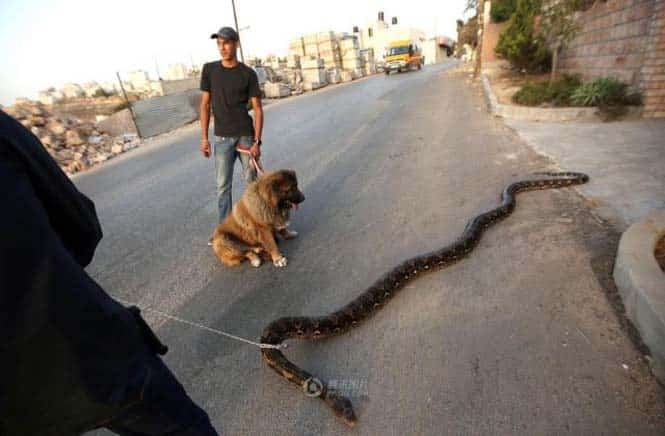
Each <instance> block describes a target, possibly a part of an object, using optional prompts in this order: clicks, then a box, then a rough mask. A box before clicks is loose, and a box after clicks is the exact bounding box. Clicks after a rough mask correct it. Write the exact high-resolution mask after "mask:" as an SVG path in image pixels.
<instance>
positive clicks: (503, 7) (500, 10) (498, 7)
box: [490, 0, 517, 23]
mask: <svg viewBox="0 0 665 436" xmlns="http://www.w3.org/2000/svg"><path fill="white" fill-rule="evenodd" d="M515 6H517V0H493V1H492V9H491V10H490V16H491V17H492V22H494V23H503V22H504V21H508V20H509V19H510V17H511V15H513V13H514V12H515Z"/></svg>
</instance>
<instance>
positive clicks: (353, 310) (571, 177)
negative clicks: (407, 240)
mask: <svg viewBox="0 0 665 436" xmlns="http://www.w3.org/2000/svg"><path fill="white" fill-rule="evenodd" d="M536 174H537V175H539V176H545V177H548V178H540V179H535V180H523V181H519V182H515V183H512V184H510V185H508V186H507V187H506V188H505V189H504V190H503V193H502V195H501V204H500V205H499V206H497V207H496V208H494V209H492V210H490V211H487V212H485V213H482V214H480V215H478V216H476V217H474V218H472V219H471V220H469V222H468V223H467V225H466V227H465V229H464V231H463V232H462V235H461V236H460V237H459V238H458V239H457V240H456V241H455V242H453V243H452V244H450V245H448V246H446V247H443V248H441V249H439V250H436V251H432V252H430V253H425V254H422V255H420V256H416V257H413V258H411V259H407V260H405V261H403V262H402V263H401V264H399V265H397V266H396V267H395V268H393V269H391V270H390V271H388V272H387V273H385V274H384V275H383V276H382V277H381V278H379V279H378V280H377V281H376V282H374V284H373V285H372V286H370V287H369V288H368V289H366V290H365V292H363V293H362V294H360V295H359V296H358V297H357V298H355V299H354V300H352V301H351V302H350V303H348V304H347V305H345V306H344V307H342V308H341V309H339V310H336V311H334V312H332V313H330V314H328V315H326V316H321V317H302V316H300V317H285V318H280V319H277V320H275V321H273V322H271V323H270V324H269V325H268V326H267V327H266V328H265V329H264V331H263V335H262V337H261V341H260V342H261V343H262V344H271V345H281V344H282V342H283V341H285V340H287V339H323V338H328V337H331V336H336V335H341V334H343V333H346V332H348V331H349V330H351V329H352V328H355V327H356V326H358V324H359V323H360V322H361V321H365V320H366V319H368V318H369V317H370V316H372V315H373V314H374V313H376V312H377V311H378V310H379V309H381V308H382V307H384V306H385V305H386V304H387V303H388V302H389V301H390V300H391V299H392V298H393V297H394V296H395V294H396V293H397V291H399V290H400V289H402V288H403V287H404V285H405V284H406V283H408V282H410V281H411V280H413V279H414V278H416V277H418V276H419V275H421V274H422V273H424V272H428V271H432V270H435V269H441V268H444V267H446V266H449V265H452V264H453V263H456V262H457V261H459V260H460V259H462V258H464V257H466V256H467V255H468V254H469V253H470V252H471V251H472V250H473V249H474V248H475V247H476V245H478V242H479V241H480V238H481V236H482V234H483V232H484V231H485V229H487V228H488V227H489V226H491V225H493V224H495V223H496V222H498V221H500V220H501V219H503V218H506V217H507V216H508V215H510V214H511V213H512V212H513V210H514V209H515V195H516V194H517V193H519V192H524V191H532V190H540V189H554V188H561V187H565V186H571V185H579V184H583V183H586V182H588V181H589V177H588V176H587V175H586V174H582V173H575V172H561V173H555V172H541V173H536ZM261 354H262V356H263V359H264V360H265V362H266V363H267V364H268V366H269V367H270V368H272V369H273V370H274V371H275V372H277V374H279V375H280V376H282V377H284V378H285V379H286V380H288V381H290V382H291V383H293V384H295V385H296V386H298V387H299V388H301V389H302V390H303V392H304V393H305V395H307V396H309V397H317V398H319V399H321V400H322V401H323V402H324V403H325V404H327V405H328V406H329V407H330V408H331V409H332V411H333V413H334V414H335V416H337V417H338V418H340V419H341V420H342V421H343V422H344V423H345V424H347V425H349V426H351V427H353V426H355V425H356V424H357V422H358V418H357V417H356V414H355V412H354V410H353V404H352V403H351V400H349V399H348V398H346V397H345V396H343V395H341V394H340V393H339V392H337V391H335V390H333V389H329V387H328V385H327V384H326V383H325V382H324V381H321V380H320V379H318V378H316V377H314V376H313V375H312V374H310V373H309V372H307V371H305V370H304V369H301V368H299V367H298V366H297V365H295V364H294V363H292V362H291V361H289V360H288V359H287V358H286V357H285V356H284V354H283V353H282V352H281V351H280V350H279V349H276V348H262V349H261Z"/></svg>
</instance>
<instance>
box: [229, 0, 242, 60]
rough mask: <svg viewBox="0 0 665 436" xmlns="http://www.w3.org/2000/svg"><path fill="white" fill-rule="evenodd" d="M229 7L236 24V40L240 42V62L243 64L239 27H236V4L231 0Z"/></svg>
mask: <svg viewBox="0 0 665 436" xmlns="http://www.w3.org/2000/svg"><path fill="white" fill-rule="evenodd" d="M231 5H232V6H233V20H234V21H235V23H236V32H237V33H238V39H239V40H240V62H242V63H243V64H244V63H245V56H244V55H243V54H242V39H241V38H240V27H238V15H236V2H235V0H231Z"/></svg>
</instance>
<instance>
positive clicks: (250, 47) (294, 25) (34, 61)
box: [0, 0, 466, 105]
mask: <svg viewBox="0 0 665 436" xmlns="http://www.w3.org/2000/svg"><path fill="white" fill-rule="evenodd" d="M235 3H236V10H237V14H238V25H239V27H240V29H241V39H242V45H243V49H244V54H245V57H250V56H265V55H267V54H277V55H280V56H284V55H286V54H287V52H288V45H289V40H290V39H291V38H293V37H296V36H300V35H302V34H306V33H310V32H320V31H325V30H333V31H336V32H343V31H347V32H351V31H352V29H353V26H355V25H358V26H364V24H365V23H367V22H369V21H371V20H375V19H376V16H377V12H378V11H384V13H385V18H386V20H387V21H388V20H390V17H393V16H397V17H398V20H399V24H400V25H404V26H408V27H415V28H419V29H421V30H423V31H424V32H425V33H426V34H427V35H428V36H434V35H447V36H450V37H453V38H454V37H456V31H455V21H456V20H457V19H458V18H462V17H463V16H464V7H465V4H466V0H438V1H431V0H409V1H404V0H382V1H380V0H366V1H362V0H327V1H321V0H309V1H307V0H281V1H270V0H235ZM224 25H229V26H233V9H232V6H231V0H216V1H208V0H191V1H188V2H169V1H163V0H162V1H154V0H131V1H130V0H114V1H95V0H1V1H0V54H2V61H1V62H2V67H1V68H0V104H2V105H10V104H12V103H13V101H14V99H15V98H16V97H28V98H36V96H37V92H38V91H40V90H43V89H46V88H48V87H49V86H55V87H56V88H58V87H60V86H62V85H63V84H65V83H67V82H75V83H85V82H88V81H92V80H94V81H97V82H100V83H102V82H105V81H111V80H117V79H115V77H116V76H115V73H116V71H119V72H120V74H121V75H123V74H125V75H126V74H127V73H128V72H129V71H133V70H137V69H141V70H145V71H147V72H148V73H149V74H150V76H151V78H153V79H156V78H157V68H158V69H159V70H160V72H161V73H162V75H163V74H164V73H165V72H166V70H167V68H168V66H169V64H173V63H177V62H182V63H185V64H191V63H192V62H193V63H194V64H197V65H198V64H201V63H202V62H207V61H211V60H214V59H218V58H219V56H218V53H217V50H216V46H215V43H214V41H212V40H210V39H209V37H210V34H211V33H214V32H215V31H217V30H218V29H219V28H220V27H222V26H224ZM247 26H249V28H248V29H246V30H242V29H243V28H244V27H247Z"/></svg>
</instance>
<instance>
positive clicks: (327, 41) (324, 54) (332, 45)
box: [316, 31, 342, 68]
mask: <svg viewBox="0 0 665 436" xmlns="http://www.w3.org/2000/svg"><path fill="white" fill-rule="evenodd" d="M316 42H317V47H318V56H319V57H320V58H321V59H323V61H324V63H325V66H326V68H341V67H342V57H341V55H340V51H339V43H338V41H337V37H336V36H335V33H334V32H332V31H327V32H319V33H317V34H316Z"/></svg>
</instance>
